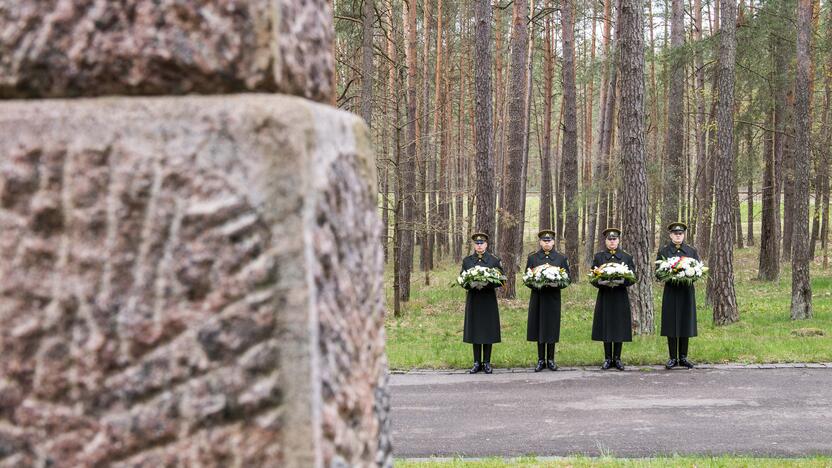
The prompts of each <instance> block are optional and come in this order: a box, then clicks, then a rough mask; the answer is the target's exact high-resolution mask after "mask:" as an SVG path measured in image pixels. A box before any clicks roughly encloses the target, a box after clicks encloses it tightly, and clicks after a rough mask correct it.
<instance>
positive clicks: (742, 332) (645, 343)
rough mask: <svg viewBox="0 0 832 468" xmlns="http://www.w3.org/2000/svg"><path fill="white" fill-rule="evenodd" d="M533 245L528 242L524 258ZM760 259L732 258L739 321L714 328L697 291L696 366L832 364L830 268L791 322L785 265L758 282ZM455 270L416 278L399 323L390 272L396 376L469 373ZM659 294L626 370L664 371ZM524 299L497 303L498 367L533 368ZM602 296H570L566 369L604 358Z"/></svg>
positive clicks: (580, 292)
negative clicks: (599, 322)
mask: <svg viewBox="0 0 832 468" xmlns="http://www.w3.org/2000/svg"><path fill="white" fill-rule="evenodd" d="M533 246H534V244H533V243H529V244H528V245H527V251H528V250H531V249H532V248H533ZM757 255H758V249H757V248H747V249H740V250H737V251H735V276H736V281H735V284H736V290H737V302H738V304H739V310H740V321H739V322H738V323H735V324H732V325H728V326H722V327H717V326H714V325H713V323H712V310H711V308H710V307H709V306H708V305H706V302H705V296H704V289H705V288H704V284H702V285H700V286H698V287H697V304H698V305H699V307H698V327H699V336H698V337H697V338H694V339H692V340H691V345H690V346H691V348H690V356H691V358H692V359H693V360H694V361H696V362H708V363H723V362H740V363H772V362H775V363H776V362H832V269H829V270H826V271H824V270H822V269H821V267H820V265H819V264H818V263H817V262H816V263H814V264H813V265H812V267H811V275H812V291H813V308H814V318H812V319H811V320H805V321H792V320H790V318H789V309H790V304H791V276H790V271H789V268H788V267H787V265H784V270H783V272H782V274H781V278H780V280H779V281H777V282H771V283H770V282H761V281H758V280H756V271H757V261H758V260H757ZM416 265H418V261H417V262H416ZM458 271H459V266H458V265H456V264H450V263H444V264H442V265H441V266H440V267H439V268H438V269H437V270H435V271H434V272H431V275H430V280H431V285H430V286H424V274H423V273H422V272H414V274H413V276H412V282H413V283H412V289H411V300H410V301H409V302H408V303H403V312H402V315H401V316H400V317H398V318H397V317H393V313H392V303H393V302H392V280H391V274H390V273H391V272H390V269H389V267H388V271H387V274H386V282H387V284H386V286H387V287H386V291H387V295H388V297H387V304H388V315H387V320H386V331H387V338H388V339H387V353H388V357H389V361H390V367H391V368H392V369H399V370H401V369H412V368H464V367H467V366H469V365H470V363H471V360H472V358H471V350H470V345H468V344H465V343H463V342H462V323H463V317H464V307H465V303H464V301H465V291H464V290H462V289H460V288H458V287H450V284H451V283H452V282H453V280H454V279H455V277H456V274H457V272H458ZM653 289H654V299H655V301H654V304H655V313H656V318H655V327H656V328H655V329H656V333H655V334H654V335H647V336H636V337H634V341H633V342H632V343H627V344H625V345H624V353H623V360H624V361H625V364H629V365H648V364H660V363H663V362H664V360H665V359H666V339H665V338H664V337H661V336H658V330H659V327H660V320H661V317H660V315H661V314H660V310H661V309H660V305H661V302H660V299H661V287H660V285H657V284H655V283H654V288H653ZM517 291H518V298H517V299H514V300H509V301H506V300H500V319H501V327H502V343H500V344H497V345H495V346H494V351H493V355H492V359H491V361H492V363H493V364H494V365H495V366H497V367H528V366H530V365H531V364H532V361H533V360H536V350H535V345H534V343H529V342H527V341H526V314H527V307H528V300H529V290H528V289H527V288H526V287H524V286H522V284H521V283H520V284H518V288H517ZM595 295H596V290H595V289H594V288H593V287H591V286H590V285H588V284H587V283H586V281H582V282H580V283H578V284H575V285H572V286H570V287H569V288H567V289H566V290H564V291H563V294H562V303H563V309H562V323H561V339H560V343H559V344H558V350H557V360H558V363H559V364H560V365H566V366H574V365H597V364H599V361H600V359H599V358H602V357H603V350H602V346H601V343H598V342H594V341H591V340H590V335H591V328H592V313H593V309H594V304H595ZM818 333H820V334H818ZM802 335H805V336H802Z"/></svg>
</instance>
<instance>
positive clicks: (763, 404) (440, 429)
mask: <svg viewBox="0 0 832 468" xmlns="http://www.w3.org/2000/svg"><path fill="white" fill-rule="evenodd" d="M390 383H391V404H392V409H391V411H392V426H393V445H394V449H393V451H394V454H395V456H396V457H400V458H420V457H430V456H444V457H447V456H465V457H486V456H504V457H514V456H523V455H537V456H569V455H586V456H607V455H608V456H618V457H650V456H656V455H673V454H680V455H694V454H698V455H721V454H737V455H752V456H764V455H766V456H789V457H792V456H811V455H832V363H830V364H808V365H803V364H797V365H789V366H774V365H769V366H741V365H724V366H709V367H706V368H697V369H694V370H685V369H674V370H671V371H666V370H664V369H663V368H661V367H638V368H637V367H631V368H628V369H627V370H626V371H624V372H620V371H616V370H607V371H600V370H596V369H595V368H573V369H561V370H559V371H557V372H551V371H548V370H546V371H543V372H540V373H533V372H531V370H528V369H497V370H496V371H495V373H494V374H491V375H485V374H476V375H468V374H465V373H463V372H462V371H456V372H442V371H422V372H418V371H417V372H409V373H405V374H394V375H392V376H391V380H390Z"/></svg>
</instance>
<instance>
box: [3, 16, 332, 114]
mask: <svg viewBox="0 0 832 468" xmlns="http://www.w3.org/2000/svg"><path fill="white" fill-rule="evenodd" d="M333 38H334V30H333V25H332V14H331V6H330V5H329V3H327V2H326V1H325V0H310V1H304V2H299V1H296V0H251V1H235V0H195V1H188V2H183V1H177V0H155V1H154V0H125V1H121V2H107V1H94V0H0V99H10V98H11V99H13V98H56V97H79V96H105V95H172V94H189V93H195V94H224V93H237V92H256V91H260V92H280V93H284V94H291V95H296V96H302V97H306V98H309V99H312V100H315V101H323V102H330V101H331V100H332V93H333V80H334V58H333V53H332V48H333Z"/></svg>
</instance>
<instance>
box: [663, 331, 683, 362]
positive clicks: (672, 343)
mask: <svg viewBox="0 0 832 468" xmlns="http://www.w3.org/2000/svg"><path fill="white" fill-rule="evenodd" d="M678 349H679V339H678V338H675V337H672V336H668V337H667V352H668V354H670V359H668V360H667V363H665V365H664V368H665V369H668V370H669V369H673V368H674V367H676V366H678V365H679V361H677V360H676V358H677V356H679V354H678V353H679V351H678Z"/></svg>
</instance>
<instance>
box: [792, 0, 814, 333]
mask: <svg viewBox="0 0 832 468" xmlns="http://www.w3.org/2000/svg"><path fill="white" fill-rule="evenodd" d="M797 5H798V6H797V77H796V83H795V90H796V99H795V123H794V126H795V146H796V148H795V149H796V151H795V153H794V156H793V162H794V228H793V230H792V234H793V240H794V252H793V254H792V308H791V309H792V312H791V317H792V320H803V319H810V318H812V283H811V282H810V279H809V262H810V260H811V258H810V257H809V226H808V224H809V219H808V212H809V161H810V160H811V143H810V140H809V137H810V131H811V128H812V127H811V121H810V119H809V105H810V102H809V99H810V95H809V89H810V88H809V86H810V83H809V69H810V67H811V65H810V63H811V60H812V59H811V55H810V48H811V31H812V30H811V22H812V0H798V3H797Z"/></svg>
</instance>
